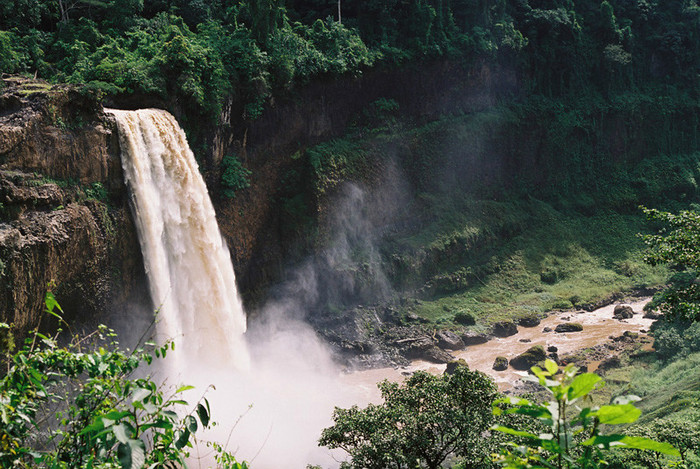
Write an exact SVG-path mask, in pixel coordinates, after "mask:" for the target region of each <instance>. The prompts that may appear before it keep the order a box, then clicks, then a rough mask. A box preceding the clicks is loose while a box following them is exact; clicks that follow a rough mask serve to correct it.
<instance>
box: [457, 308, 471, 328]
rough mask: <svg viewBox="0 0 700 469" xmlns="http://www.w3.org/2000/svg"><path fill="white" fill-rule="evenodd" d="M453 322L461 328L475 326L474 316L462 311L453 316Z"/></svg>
mask: <svg viewBox="0 0 700 469" xmlns="http://www.w3.org/2000/svg"><path fill="white" fill-rule="evenodd" d="M454 322H456V323H457V324H461V325H463V326H473V325H474V324H476V320H475V319H474V316H472V315H471V314H469V313H466V312H464V311H460V312H459V313H457V314H455V317H454Z"/></svg>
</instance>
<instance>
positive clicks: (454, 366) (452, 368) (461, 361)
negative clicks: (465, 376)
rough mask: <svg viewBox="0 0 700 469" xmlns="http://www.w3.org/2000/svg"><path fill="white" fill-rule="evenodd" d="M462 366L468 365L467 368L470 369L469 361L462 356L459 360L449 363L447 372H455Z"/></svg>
mask: <svg viewBox="0 0 700 469" xmlns="http://www.w3.org/2000/svg"><path fill="white" fill-rule="evenodd" d="M461 366H466V367H467V369H469V365H468V364H467V361H466V360H465V359H464V358H460V359H459V360H452V361H451V362H449V363H448V364H447V367H446V368H445V374H447V375H451V374H454V372H455V370H456V369H457V368H459V367H461Z"/></svg>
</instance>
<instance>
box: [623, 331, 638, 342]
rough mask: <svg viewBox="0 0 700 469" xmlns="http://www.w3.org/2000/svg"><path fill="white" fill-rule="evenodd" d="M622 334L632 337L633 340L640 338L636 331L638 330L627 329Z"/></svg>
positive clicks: (628, 337)
mask: <svg viewBox="0 0 700 469" xmlns="http://www.w3.org/2000/svg"><path fill="white" fill-rule="evenodd" d="M622 336H623V337H626V338H627V339H631V340H636V339H638V338H639V334H638V333H636V332H632V331H625V332H624V333H623V334H622Z"/></svg>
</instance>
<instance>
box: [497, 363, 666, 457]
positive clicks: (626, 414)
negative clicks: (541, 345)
mask: <svg viewBox="0 0 700 469" xmlns="http://www.w3.org/2000/svg"><path fill="white" fill-rule="evenodd" d="M560 371H561V373H560V374H558V373H559V372H560ZM578 371H579V370H578V368H576V367H575V366H573V365H568V366H566V368H563V369H561V370H560V369H559V367H558V366H557V364H556V363H554V362H553V361H551V360H547V361H546V362H545V369H544V370H542V369H541V368H539V367H536V366H535V367H532V372H533V373H534V374H535V376H534V377H531V376H528V377H526V379H531V380H532V381H535V382H537V383H539V384H540V385H541V386H544V387H545V388H546V389H547V390H548V391H549V392H550V393H551V394H552V397H553V399H552V400H551V401H548V402H545V403H543V404H538V403H535V402H531V401H529V400H527V399H522V398H518V397H505V398H503V399H500V400H498V401H496V405H494V407H493V412H494V414H495V415H501V414H502V413H514V414H520V415H526V416H529V417H532V418H535V419H538V420H540V421H541V422H542V423H544V424H545V425H546V426H547V427H548V429H549V431H548V432H547V433H542V434H539V435H537V434H534V433H530V432H526V431H521V430H517V429H514V428H509V427H504V426H499V427H495V428H494V429H495V430H498V431H501V432H504V433H506V434H509V435H513V436H517V437H518V438H523V437H524V438H527V439H528V440H529V442H528V443H527V444H526V445H517V444H515V443H511V444H510V445H509V448H506V449H505V450H504V451H503V452H502V453H501V454H500V455H498V456H497V457H496V461H497V462H498V463H499V464H501V465H502V466H503V467H506V468H513V469H525V468H543V469H544V468H556V469H564V468H566V469H597V468H600V467H606V466H607V464H606V462H605V453H604V451H606V450H609V449H611V448H613V447H614V448H629V449H639V450H649V451H656V452H659V453H663V454H667V455H671V456H680V453H679V452H678V451H677V450H676V449H675V448H674V447H673V446H671V445H670V444H668V443H660V442H657V441H654V440H651V439H649V438H644V437H641V436H626V435H622V434H615V433H613V434H608V433H605V434H604V433H603V432H602V429H603V425H620V424H630V423H633V422H636V421H637V419H638V418H639V416H640V415H641V411H640V410H639V409H637V408H636V407H635V406H634V405H633V404H632V402H633V401H635V400H638V399H639V398H637V397H635V396H623V397H618V398H617V399H615V402H614V403H613V404H611V405H603V406H600V407H580V406H579V403H581V402H583V401H585V400H587V399H588V400H590V397H589V395H590V393H591V392H592V391H593V390H594V389H596V388H597V387H598V386H600V385H602V384H603V381H602V379H601V377H600V376H598V375H596V374H595V373H583V374H577V373H578ZM502 404H506V405H507V407H505V409H504V407H503V406H502Z"/></svg>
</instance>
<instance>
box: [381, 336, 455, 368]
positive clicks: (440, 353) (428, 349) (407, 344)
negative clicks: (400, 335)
mask: <svg viewBox="0 0 700 469" xmlns="http://www.w3.org/2000/svg"><path fill="white" fill-rule="evenodd" d="M394 344H395V345H396V346H397V347H399V349H400V350H401V353H402V354H403V355H404V356H405V357H406V358H408V359H422V360H428V361H431V362H433V363H448V362H451V361H452V360H454V359H455V358H454V357H453V356H452V355H450V354H449V353H447V352H445V351H444V350H442V349H441V348H439V347H436V346H435V343H434V342H433V340H432V339H431V338H430V337H428V336H417V337H409V338H406V339H401V340H397V341H396V342H394Z"/></svg>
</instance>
